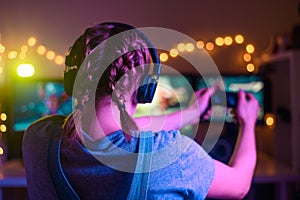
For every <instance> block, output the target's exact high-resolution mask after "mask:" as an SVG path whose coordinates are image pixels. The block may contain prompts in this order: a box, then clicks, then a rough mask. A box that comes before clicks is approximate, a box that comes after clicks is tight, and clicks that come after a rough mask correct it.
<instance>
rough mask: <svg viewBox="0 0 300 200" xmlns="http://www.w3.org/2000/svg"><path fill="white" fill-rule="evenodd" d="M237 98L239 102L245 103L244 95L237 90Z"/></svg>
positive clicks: (243, 92) (242, 91)
mask: <svg viewBox="0 0 300 200" xmlns="http://www.w3.org/2000/svg"><path fill="white" fill-rule="evenodd" d="M238 98H239V102H245V99H246V93H245V91H244V90H239V93H238Z"/></svg>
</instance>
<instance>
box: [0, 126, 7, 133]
mask: <svg viewBox="0 0 300 200" xmlns="http://www.w3.org/2000/svg"><path fill="white" fill-rule="evenodd" d="M0 131H1V132H2V133H5V132H6V131H7V128H6V126H5V124H1V125H0Z"/></svg>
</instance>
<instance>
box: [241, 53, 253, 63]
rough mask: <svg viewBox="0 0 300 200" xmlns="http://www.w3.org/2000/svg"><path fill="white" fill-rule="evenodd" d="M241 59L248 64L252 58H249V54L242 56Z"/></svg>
mask: <svg viewBox="0 0 300 200" xmlns="http://www.w3.org/2000/svg"><path fill="white" fill-rule="evenodd" d="M243 59H244V61H245V62H250V61H251V59H252V57H251V55H250V54H249V53H245V54H244V55H243Z"/></svg>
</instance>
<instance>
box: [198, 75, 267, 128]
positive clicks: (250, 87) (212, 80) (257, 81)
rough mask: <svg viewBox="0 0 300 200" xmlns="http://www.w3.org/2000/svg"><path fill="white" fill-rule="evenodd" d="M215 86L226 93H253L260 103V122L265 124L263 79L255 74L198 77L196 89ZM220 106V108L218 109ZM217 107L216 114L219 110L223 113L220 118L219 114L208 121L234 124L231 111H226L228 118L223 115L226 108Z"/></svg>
mask: <svg viewBox="0 0 300 200" xmlns="http://www.w3.org/2000/svg"><path fill="white" fill-rule="evenodd" d="M210 86H215V87H216V88H218V89H220V90H223V91H225V92H234V93H237V92H238V91H239V90H240V89H242V90H244V91H245V92H250V93H252V94H253V95H254V96H255V97H256V99H257V100H258V103H259V107H260V109H259V115H258V120H257V121H258V122H263V120H264V103H265V102H264V81H263V78H262V77H261V76H259V75H253V74H249V75H248V74H235V75H224V74H223V75H221V76H214V75H209V76H203V77H198V78H197V80H196V87H195V89H196V90H197V89H200V88H203V87H210ZM217 106H218V107H217ZM217 106H215V110H216V112H215V113H218V109H219V110H220V111H221V112H220V116H218V115H217V114H216V115H214V116H215V117H214V118H211V119H210V120H207V121H211V120H214V121H218V120H225V122H228V123H232V122H233V115H232V114H231V110H230V108H229V109H226V108H225V110H226V116H225V117H224V115H222V113H224V112H222V110H224V107H222V106H220V105H217Z"/></svg>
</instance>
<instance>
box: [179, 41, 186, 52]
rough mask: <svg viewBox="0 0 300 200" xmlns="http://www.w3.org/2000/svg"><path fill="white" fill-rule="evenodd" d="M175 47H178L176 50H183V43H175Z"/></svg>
mask: <svg viewBox="0 0 300 200" xmlns="http://www.w3.org/2000/svg"><path fill="white" fill-rule="evenodd" d="M177 49H178V51H181V52H182V51H184V50H185V44H183V43H179V44H178V45H177Z"/></svg>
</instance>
